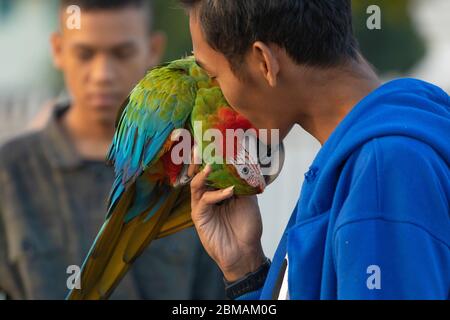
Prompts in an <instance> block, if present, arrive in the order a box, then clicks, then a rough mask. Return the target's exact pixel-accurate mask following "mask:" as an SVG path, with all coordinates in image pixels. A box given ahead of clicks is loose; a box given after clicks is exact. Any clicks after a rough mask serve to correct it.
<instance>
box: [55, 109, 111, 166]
mask: <svg viewBox="0 0 450 320" xmlns="http://www.w3.org/2000/svg"><path fill="white" fill-rule="evenodd" d="M81 110H82V109H81V108H79V107H78V106H76V105H73V106H71V107H70V108H69V110H68V111H67V112H66V113H65V114H64V115H63V117H62V119H61V124H62V126H63V128H64V130H65V131H66V132H67V133H68V135H69V137H70V139H71V140H72V141H73V143H74V145H75V148H76V150H77V151H78V153H79V154H80V155H81V157H82V158H84V159H86V160H100V161H102V160H104V159H105V156H106V154H107V152H108V148H109V145H110V144H111V141H112V138H113V136H114V123H102V122H100V121H98V120H97V119H94V118H92V117H90V116H89V114H87V113H86V112H83V111H81Z"/></svg>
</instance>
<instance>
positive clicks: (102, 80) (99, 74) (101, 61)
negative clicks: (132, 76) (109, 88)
mask: <svg viewBox="0 0 450 320" xmlns="http://www.w3.org/2000/svg"><path fill="white" fill-rule="evenodd" d="M115 78H116V72H115V67H114V62H113V61H112V59H111V58H109V57H107V56H103V55H101V56H98V57H97V58H96V59H95V61H94V63H93V65H92V69H91V80H92V82H93V83H96V84H110V83H112V82H113V81H114V80H115Z"/></svg>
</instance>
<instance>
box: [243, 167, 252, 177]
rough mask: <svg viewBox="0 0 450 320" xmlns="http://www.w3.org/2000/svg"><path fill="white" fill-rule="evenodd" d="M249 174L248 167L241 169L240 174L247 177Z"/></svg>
mask: <svg viewBox="0 0 450 320" xmlns="http://www.w3.org/2000/svg"><path fill="white" fill-rule="evenodd" d="M249 173H250V169H249V168H248V167H243V168H242V174H244V175H248V174H249Z"/></svg>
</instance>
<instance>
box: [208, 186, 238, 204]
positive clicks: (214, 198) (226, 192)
mask: <svg viewBox="0 0 450 320" xmlns="http://www.w3.org/2000/svg"><path fill="white" fill-rule="evenodd" d="M233 193H234V186H232V187H229V188H227V189H223V190H218V191H208V192H205V193H203V196H202V197H201V199H200V202H202V203H203V204H205V205H214V204H217V203H219V202H221V201H224V200H226V199H229V198H231V197H232V196H233Z"/></svg>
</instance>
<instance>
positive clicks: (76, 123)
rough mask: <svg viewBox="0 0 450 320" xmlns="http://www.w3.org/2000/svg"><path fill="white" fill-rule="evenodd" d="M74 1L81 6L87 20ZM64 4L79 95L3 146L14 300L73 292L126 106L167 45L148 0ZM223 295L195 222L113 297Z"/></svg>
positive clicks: (4, 241) (6, 270)
mask: <svg viewBox="0 0 450 320" xmlns="http://www.w3.org/2000/svg"><path fill="white" fill-rule="evenodd" d="M72 5H76V6H78V7H79V8H80V9H81V15H80V17H81V20H80V25H79V26H76V24H74V23H73V21H74V20H71V19H74V17H73V16H72V14H74V13H76V10H75V11H71V10H67V8H68V7H69V6H72ZM72 8H73V7H72ZM75 8H76V7H75ZM60 10H61V12H60V19H61V31H60V32H57V33H55V34H54V35H53V36H52V38H51V46H52V52H53V60H54V64H55V66H56V68H58V69H59V70H61V71H62V72H63V74H64V79H65V83H66V86H67V89H68V92H69V94H70V96H71V101H70V102H68V103H62V104H58V105H55V106H53V107H52V108H49V109H47V110H51V113H50V116H49V118H48V120H46V121H45V125H44V128H43V129H41V130H38V131H37V132H35V133H29V134H26V135H23V136H21V137H19V138H15V139H14V140H12V141H10V142H9V143H7V144H6V145H4V146H3V147H2V148H1V150H0V185H1V188H0V291H3V292H5V293H6V295H7V297H9V298H13V299H62V298H64V297H65V296H66V294H67V292H68V289H69V288H68V285H70V283H69V282H68V281H67V279H68V277H69V276H70V274H68V273H67V270H68V269H67V268H68V267H69V266H70V265H80V264H81V263H82V261H83V258H84V257H85V255H86V254H87V252H88V250H89V248H90V246H91V244H92V242H93V240H94V238H95V235H96V234H97V232H98V230H99V228H100V227H101V225H102V223H103V219H104V215H105V212H106V199H107V196H108V193H109V189H110V187H111V185H112V182H113V178H114V176H113V171H112V169H111V168H108V167H106V166H105V164H104V159H105V156H106V153H107V151H108V147H109V145H110V142H111V140H112V137H113V134H114V124H115V119H116V115H117V112H118V109H119V107H120V105H121V103H122V101H123V100H124V99H125V98H126V96H127V95H128V93H129V92H130V90H131V89H132V87H133V86H134V84H136V83H137V82H138V80H139V79H140V78H141V77H143V75H144V74H145V72H146V70H147V69H148V68H149V67H151V66H153V65H155V64H157V63H158V62H159V60H160V58H161V56H162V53H163V51H164V46H165V38H164V36H163V35H162V34H161V33H159V32H154V31H152V32H149V25H151V22H152V20H153V19H152V8H151V5H150V3H149V2H148V1H143V0H140V1H139V0H134V1H133V0H128V1H127V0H115V1H111V0H103V1H102V0H85V1H84V0H78V1H76V0H69V1H66V0H62V1H61V9H60ZM69 20H70V23H68V22H69ZM150 29H151V28H150ZM44 118H45V117H44ZM222 295H223V283H222V277H221V274H220V271H219V270H218V269H217V267H216V266H215V265H214V264H213V263H212V261H211V260H210V258H209V257H208V256H207V255H206V253H205V252H204V251H203V248H202V247H201V245H200V242H199V240H198V238H197V236H196V234H195V232H194V230H192V229H191V230H187V231H184V232H182V233H179V234H177V235H174V236H172V237H169V238H165V239H162V240H158V241H156V242H154V243H153V244H152V247H150V248H149V249H148V250H146V251H145V252H144V254H143V255H142V256H141V257H140V258H139V259H138V261H137V262H136V263H135V265H134V266H133V268H132V269H131V270H130V272H129V273H128V275H127V276H126V277H125V278H124V279H123V281H122V283H121V284H120V285H119V287H118V288H117V290H116V292H115V293H114V294H113V296H112V297H113V298H116V299H214V298H222Z"/></svg>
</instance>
